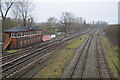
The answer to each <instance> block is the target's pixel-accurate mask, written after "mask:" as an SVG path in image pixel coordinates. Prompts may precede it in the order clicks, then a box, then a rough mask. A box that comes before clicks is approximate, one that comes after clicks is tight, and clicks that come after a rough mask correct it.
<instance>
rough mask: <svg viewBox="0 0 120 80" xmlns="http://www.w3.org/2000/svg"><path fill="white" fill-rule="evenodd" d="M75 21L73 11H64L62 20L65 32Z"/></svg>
mask: <svg viewBox="0 0 120 80" xmlns="http://www.w3.org/2000/svg"><path fill="white" fill-rule="evenodd" d="M73 21H74V16H73V14H72V13H70V12H63V13H62V16H61V19H60V22H61V23H62V25H63V27H64V30H65V33H67V31H68V30H69V28H70V26H71V24H72V23H73Z"/></svg>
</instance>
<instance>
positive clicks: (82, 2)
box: [33, 0, 119, 24]
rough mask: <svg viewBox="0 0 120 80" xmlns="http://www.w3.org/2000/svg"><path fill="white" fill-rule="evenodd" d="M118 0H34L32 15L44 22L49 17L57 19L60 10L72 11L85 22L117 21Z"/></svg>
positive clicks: (110, 22) (113, 22)
mask: <svg viewBox="0 0 120 80" xmlns="http://www.w3.org/2000/svg"><path fill="white" fill-rule="evenodd" d="M118 1H119V0H34V1H33V2H34V5H35V8H34V10H33V16H34V18H35V21H36V22H46V21H47V19H48V18H49V17H56V18H57V19H58V20H59V18H60V16H61V14H62V12H66V11H67V12H72V13H73V14H74V16H75V17H83V18H84V19H86V20H87V22H92V21H98V20H100V21H106V22H108V23H109V24H117V23H118Z"/></svg>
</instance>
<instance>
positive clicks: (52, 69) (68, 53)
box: [34, 34, 88, 78]
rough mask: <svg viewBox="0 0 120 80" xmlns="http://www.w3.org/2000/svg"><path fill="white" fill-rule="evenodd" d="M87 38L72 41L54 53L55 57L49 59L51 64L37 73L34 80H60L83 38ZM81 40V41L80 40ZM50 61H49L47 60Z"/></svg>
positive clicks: (83, 36) (84, 36)
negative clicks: (48, 79)
mask: <svg viewBox="0 0 120 80" xmlns="http://www.w3.org/2000/svg"><path fill="white" fill-rule="evenodd" d="M86 37H88V35H87V34H85V35H82V36H81V37H78V38H76V39H75V40H74V41H72V42H71V43H69V44H68V45H65V46H63V47H62V48H61V49H59V51H57V52H56V51H55V54H57V55H58V56H57V57H54V58H51V59H52V62H51V64H47V66H46V67H44V68H43V69H42V70H41V71H40V72H38V73H37V74H36V75H35V76H34V77H35V78H49V77H50V78H60V77H61V76H62V74H63V72H64V69H65V68H66V67H67V65H68V64H69V62H70V61H71V59H72V58H73V56H74V54H75V51H76V50H77V48H78V47H79V46H80V45H81V44H82V43H83V41H84V40H85V38H86ZM80 38H81V40H80ZM48 61H50V60H48Z"/></svg>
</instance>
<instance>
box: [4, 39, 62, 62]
mask: <svg viewBox="0 0 120 80" xmlns="http://www.w3.org/2000/svg"><path fill="white" fill-rule="evenodd" d="M61 39H62V38H58V39H55V40H52V41H49V42H45V43H41V44H38V45H34V47H30V48H26V49H24V50H20V51H16V52H11V53H5V54H3V55H2V62H3V63H6V62H8V61H10V60H12V59H15V58H18V57H20V56H22V55H25V54H23V53H28V52H31V51H34V50H35V49H36V48H40V47H44V46H46V45H49V44H51V43H53V42H54V41H57V40H61Z"/></svg>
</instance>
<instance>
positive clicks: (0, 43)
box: [0, 16, 3, 80]
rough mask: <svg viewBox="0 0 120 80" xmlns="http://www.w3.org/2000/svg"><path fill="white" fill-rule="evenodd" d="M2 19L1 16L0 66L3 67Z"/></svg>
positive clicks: (0, 68)
mask: <svg viewBox="0 0 120 80" xmlns="http://www.w3.org/2000/svg"><path fill="white" fill-rule="evenodd" d="M2 32H3V31H2V18H1V16H0V65H2V53H3V47H2V45H3V40H2V37H3V36H2ZM1 78H2V67H0V80H1Z"/></svg>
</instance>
